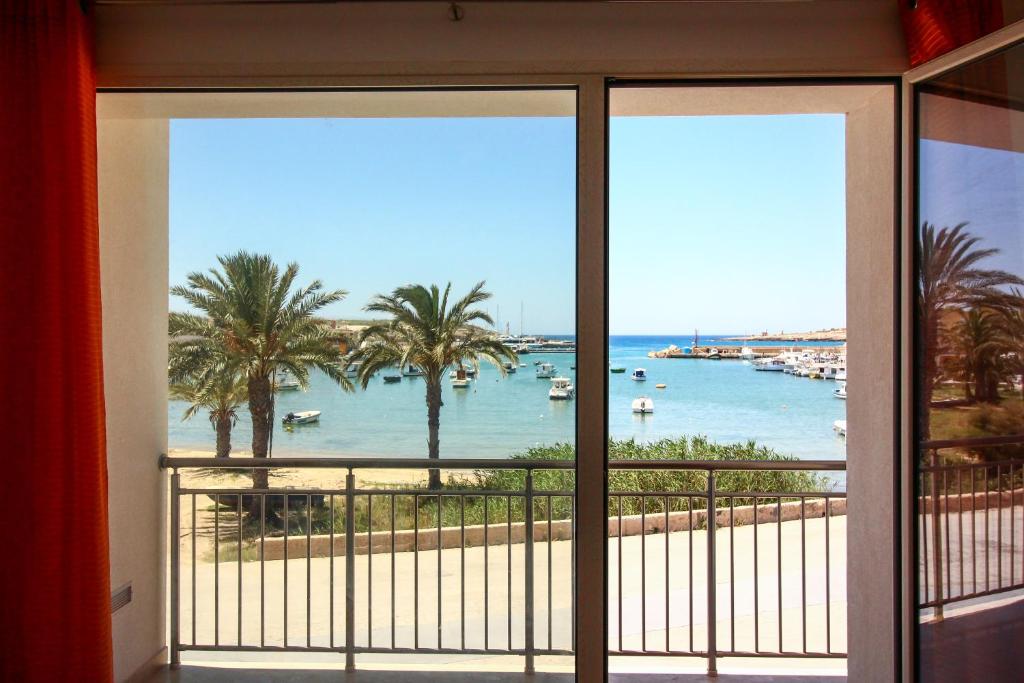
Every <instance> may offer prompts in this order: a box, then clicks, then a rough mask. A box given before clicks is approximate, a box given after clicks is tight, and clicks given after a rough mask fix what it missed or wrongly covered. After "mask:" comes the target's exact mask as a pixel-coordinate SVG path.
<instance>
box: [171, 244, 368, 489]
mask: <svg viewBox="0 0 1024 683" xmlns="http://www.w3.org/2000/svg"><path fill="white" fill-rule="evenodd" d="M217 261H218V263H220V266H221V270H218V269H216V268H211V269H210V270H209V271H208V272H207V273H199V272H195V273H189V275H188V284H186V285H180V286H177V287H173V288H171V294H173V295H175V296H180V297H181V298H183V299H184V300H185V301H186V302H187V303H188V304H189V305H190V306H191V307H192V308H194V309H195V310H196V311H198V313H171V315H170V334H171V339H172V342H171V344H172V348H173V349H174V350H175V352H176V353H180V356H179V357H180V358H181V359H182V360H181V362H180V363H179V364H178V365H177V366H172V368H171V382H172V383H174V382H179V381H182V380H183V379H184V378H185V377H187V376H190V375H195V376H197V377H199V378H201V379H204V380H208V379H209V377H208V373H210V372H212V371H213V370H212V369H213V368H216V367H217V366H218V364H219V363H218V362H217V358H218V357H221V356H223V357H224V358H225V359H226V360H225V361H224V362H225V364H227V365H228V366H229V367H231V368H233V369H236V370H237V371H238V372H239V373H240V374H242V375H243V376H244V377H245V378H246V389H247V396H248V402H249V414H250V416H251V418H252V455H253V457H254V458H265V457H267V450H268V444H269V441H270V433H271V428H272V423H273V419H274V416H273V393H274V386H273V384H272V378H273V376H274V373H275V372H276V371H277V370H278V369H286V370H288V371H289V372H291V373H292V375H293V376H294V377H295V379H297V380H298V381H299V385H300V387H302V388H303V389H305V388H307V387H308V386H309V371H310V369H311V368H316V369H318V370H320V371H321V372H323V373H324V374H325V375H327V376H328V377H330V378H331V379H332V380H334V381H335V382H337V383H338V384H339V385H341V387H342V388H343V389H345V390H351V389H352V383H351V382H349V381H348V379H347V378H346V377H345V376H344V373H343V372H342V369H341V365H340V362H341V352H340V349H339V347H338V344H337V342H336V341H335V340H334V339H333V338H332V336H331V333H330V330H329V329H328V328H327V326H326V325H325V324H324V323H323V322H322V321H320V320H318V319H317V318H316V317H314V315H315V314H316V313H317V311H319V310H321V309H322V308H324V307H325V306H328V305H330V304H333V303H335V302H337V301H341V300H342V299H343V298H344V297H345V294H346V292H344V291H342V290H334V291H325V290H324V289H323V284H322V283H321V282H320V281H319V280H314V281H313V282H311V283H310V284H308V285H306V286H305V287H296V286H295V280H296V278H297V277H298V274H299V266H298V265H297V264H295V263H290V264H288V266H287V267H286V268H285V269H284V271H283V272H282V271H281V270H280V269H279V268H278V266H277V264H275V263H274V262H273V260H272V259H271V258H270V256H268V255H262V254H252V253H249V252H246V251H239V252H238V253H236V254H232V255H230V256H218V257H217ZM253 486H254V488H266V487H267V471H266V470H255V471H254V473H253Z"/></svg>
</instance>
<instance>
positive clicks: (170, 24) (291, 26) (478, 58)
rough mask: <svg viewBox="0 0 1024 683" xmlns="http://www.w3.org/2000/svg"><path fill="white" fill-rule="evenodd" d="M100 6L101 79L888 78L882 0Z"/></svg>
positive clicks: (890, 12) (899, 46)
mask: <svg viewBox="0 0 1024 683" xmlns="http://www.w3.org/2000/svg"><path fill="white" fill-rule="evenodd" d="M461 4H462V6H463V8H464V9H465V18H464V19H463V20H462V21H459V22H454V21H451V20H450V19H449V18H448V8H447V5H446V3H444V2H437V3H401V2H394V3H391V2H388V3H351V4H347V3H346V4H331V5H319V6H318V5H299V6H282V5H272V6H266V7H256V6H253V5H251V4H250V5H246V6H241V7H224V6H220V7H194V6H193V7H183V6H174V7H152V6H151V7H140V6H120V7H117V6H100V7H97V8H96V9H95V12H96V36H97V53H96V54H97V66H98V70H99V74H98V75H99V83H100V85H102V86H115V85H124V86H129V85H144V86H145V85H149V86H152V85H154V84H157V83H163V84H172V83H178V84H196V85H198V84H214V83H221V84H224V83H231V82H248V83H249V84H253V83H255V82H259V83H263V84H270V83H275V82H276V83H279V84H292V85H294V84H296V83H297V82H298V81H299V80H305V81H306V82H307V83H310V84H313V83H331V82H337V81H338V80H339V79H341V78H344V77H358V76H379V75H403V76H409V75H433V76H436V75H439V74H449V75H451V74H488V75H490V74H528V73H549V74H558V73H566V74H569V73H575V74H579V73H591V74H600V75H605V74H609V75H627V74H632V75H643V74H680V75H682V74H685V75H697V74H780V73H785V74H793V73H809V74H833V73H856V74H864V73H873V74H879V73H882V74H898V73H900V72H902V71H903V70H904V69H905V68H906V53H905V49H904V42H903V35H902V30H901V28H900V22H899V13H898V6H897V3H896V2H894V1H893V0H829V1H827V2H762V3H753V2H749V3H748V2H744V3H734V2H717V3H706V2H682V3H631V4H623V3H578V2H577V3H549V2H543V3H472V2H463V3H461Z"/></svg>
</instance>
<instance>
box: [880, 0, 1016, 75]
mask: <svg viewBox="0 0 1024 683" xmlns="http://www.w3.org/2000/svg"><path fill="white" fill-rule="evenodd" d="M896 1H897V2H899V3H900V8H901V14H902V19H903V33H904V34H905V35H906V38H907V52H908V54H909V56H910V66H917V65H918V64H923V63H925V62H927V61H928V60H930V59H935V58H936V57H938V56H940V55H944V54H946V53H947V52H949V51H950V50H954V49H956V48H958V47H960V46H961V45H966V44H967V43H969V42H971V41H972V40H977V39H978V38H981V37H982V36H985V35H988V34H989V33H992V32H993V31H996V30H998V29H1000V28H1002V27H1003V25H1004V22H1003V4H1002V0H917V2H916V3H911V2H908V0H896ZM913 4H916V7H913V6H912V5H913Z"/></svg>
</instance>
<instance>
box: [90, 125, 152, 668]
mask: <svg viewBox="0 0 1024 683" xmlns="http://www.w3.org/2000/svg"><path fill="white" fill-rule="evenodd" d="M167 142H168V125H167V121H166V120H149V121H147V120H131V121H128V120H112V119H104V120H101V121H99V123H98V148H99V195H100V202H99V209H100V267H101V284H102V294H103V364H104V368H105V373H106V374H105V378H104V379H105V382H106V404H107V468H108V472H109V475H108V476H109V482H110V584H111V589H114V588H117V587H120V586H122V585H124V584H125V583H128V582H131V584H132V593H133V598H132V601H131V602H130V603H129V604H128V605H126V606H125V607H122V608H121V609H120V610H118V611H117V612H116V613H115V614H114V616H113V629H114V675H115V679H116V680H118V681H122V680H125V679H127V678H128V677H129V676H131V675H132V674H133V673H134V672H136V671H137V670H138V669H139V668H140V667H141V666H143V665H144V664H145V663H146V662H148V661H149V660H151V659H152V658H153V657H154V656H157V655H159V653H160V652H161V650H162V649H163V648H164V645H165V642H166V623H165V619H166V610H165V605H166V592H165V590H164V582H165V566H166V555H165V552H164V548H165V547H166V540H167V536H166V529H167V507H166V500H165V498H166V496H165V490H166V479H165V477H164V473H163V472H161V471H160V470H159V469H158V468H157V457H158V456H159V454H160V453H163V452H164V451H165V450H166V448H167V170H168V169H167V154H168V148H167Z"/></svg>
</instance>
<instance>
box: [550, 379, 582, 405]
mask: <svg viewBox="0 0 1024 683" xmlns="http://www.w3.org/2000/svg"><path fill="white" fill-rule="evenodd" d="M575 396H576V388H575V387H573V385H572V382H571V380H570V379H569V378H568V377H552V378H551V390H550V391H548V398H550V399H551V400H552V401H567V400H569V399H570V398H574V397H575Z"/></svg>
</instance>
